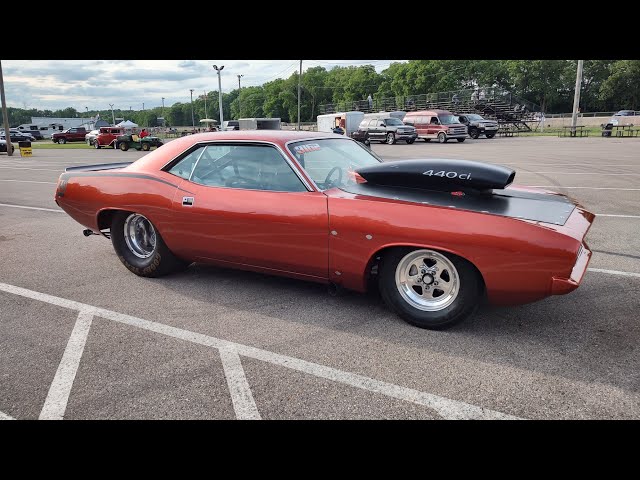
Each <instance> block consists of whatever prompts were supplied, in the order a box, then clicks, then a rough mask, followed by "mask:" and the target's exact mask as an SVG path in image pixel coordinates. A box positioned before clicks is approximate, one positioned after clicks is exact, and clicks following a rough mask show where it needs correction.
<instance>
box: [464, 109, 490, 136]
mask: <svg viewBox="0 0 640 480" xmlns="http://www.w3.org/2000/svg"><path fill="white" fill-rule="evenodd" d="M458 120H460V123H464V124H465V125H466V126H467V132H468V133H469V136H470V137H471V138H474V139H475V138H478V137H479V136H480V135H484V136H485V137H487V138H493V137H495V136H496V133H498V122H496V121H495V120H486V119H484V118H482V117H481V116H480V115H478V114H475V113H469V114H467V113H465V114H464V115H459V116H458Z"/></svg>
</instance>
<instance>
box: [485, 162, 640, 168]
mask: <svg viewBox="0 0 640 480" xmlns="http://www.w3.org/2000/svg"><path fill="white" fill-rule="evenodd" d="M493 163H497V164H499V165H535V166H536V167H571V166H581V167H599V168H608V167H640V163H634V164H629V165H618V164H608V165H606V164H602V163H535V162H523V163H514V162H493Z"/></svg>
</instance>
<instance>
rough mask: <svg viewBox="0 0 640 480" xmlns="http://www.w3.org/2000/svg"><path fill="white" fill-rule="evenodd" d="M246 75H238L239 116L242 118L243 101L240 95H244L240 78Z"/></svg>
mask: <svg viewBox="0 0 640 480" xmlns="http://www.w3.org/2000/svg"><path fill="white" fill-rule="evenodd" d="M242 77H244V75H238V118H242V102H241V101H240V97H241V96H242V87H241V86H240V79H241V78H242Z"/></svg>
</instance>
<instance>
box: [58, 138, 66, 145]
mask: <svg viewBox="0 0 640 480" xmlns="http://www.w3.org/2000/svg"><path fill="white" fill-rule="evenodd" d="M58 143H59V144H61V145H64V144H65V143H67V139H66V138H59V139H58Z"/></svg>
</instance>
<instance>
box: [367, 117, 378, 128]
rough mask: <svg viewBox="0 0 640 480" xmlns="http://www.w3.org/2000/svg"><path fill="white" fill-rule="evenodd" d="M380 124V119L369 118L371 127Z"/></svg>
mask: <svg viewBox="0 0 640 480" xmlns="http://www.w3.org/2000/svg"><path fill="white" fill-rule="evenodd" d="M377 124H378V121H377V120H376V119H375V118H374V119H373V120H369V128H373V127H375V126H376V125H377Z"/></svg>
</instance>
